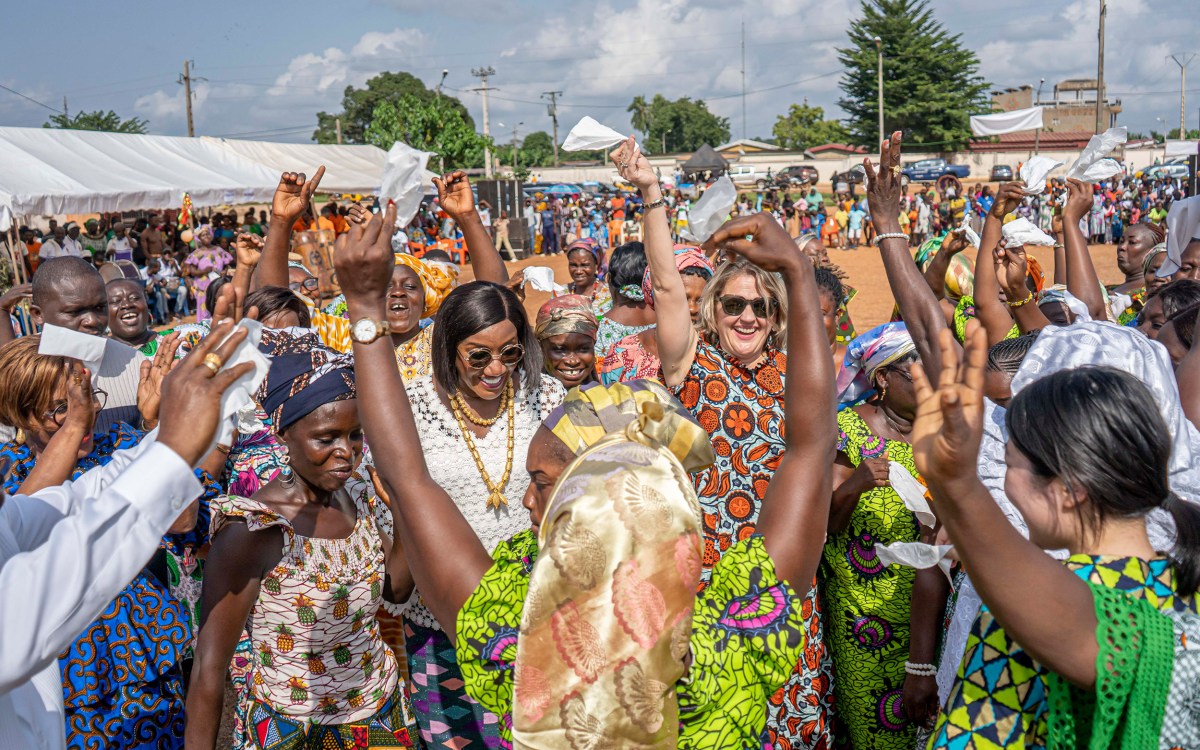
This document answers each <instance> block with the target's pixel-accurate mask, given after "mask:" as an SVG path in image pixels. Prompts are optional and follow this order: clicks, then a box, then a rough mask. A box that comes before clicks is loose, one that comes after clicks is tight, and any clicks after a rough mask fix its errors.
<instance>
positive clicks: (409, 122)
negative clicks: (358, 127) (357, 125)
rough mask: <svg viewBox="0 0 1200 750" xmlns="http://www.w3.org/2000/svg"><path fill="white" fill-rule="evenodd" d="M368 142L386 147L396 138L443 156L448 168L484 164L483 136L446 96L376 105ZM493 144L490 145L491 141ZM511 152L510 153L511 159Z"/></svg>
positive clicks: (409, 96) (415, 97)
mask: <svg viewBox="0 0 1200 750" xmlns="http://www.w3.org/2000/svg"><path fill="white" fill-rule="evenodd" d="M364 138H365V141H366V142H367V143H370V144H374V145H376V146H378V147H380V148H382V149H384V150H387V149H389V148H391V147H392V144H394V143H395V142H396V141H402V142H404V143H406V144H408V145H409V146H412V147H413V148H415V149H420V150H422V151H431V152H433V153H435V154H437V155H438V156H440V157H442V160H443V162H444V163H445V165H446V169H447V170H451V169H460V168H463V169H465V168H470V167H481V166H483V145H484V143H485V142H486V141H485V139H484V137H483V136H482V135H480V134H479V133H476V132H475V124H474V123H473V122H471V118H470V117H468V116H467V115H466V114H465V113H464V112H463V111H462V110H461V109H460V108H459V106H458V105H457V103H456V102H454V101H452V100H450V99H449V98H447V97H441V98H436V97H435V98H433V99H425V98H422V97H420V96H418V95H416V94H404V95H403V96H401V97H399V98H398V99H396V100H395V101H383V102H380V103H379V104H378V105H376V107H375V111H374V113H373V115H372V117H371V121H370V123H369V124H368V125H367V129H366V133H365V134H364ZM489 145H490V144H489ZM508 163H510V164H511V163H512V154H511V152H510V153H509V162H508Z"/></svg>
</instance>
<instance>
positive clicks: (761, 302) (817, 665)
mask: <svg viewBox="0 0 1200 750" xmlns="http://www.w3.org/2000/svg"><path fill="white" fill-rule="evenodd" d="M611 157H612V159H613V161H614V162H615V163H616V165H617V169H618V171H619V172H620V174H621V176H622V177H623V178H624V179H626V180H627V181H629V182H631V183H632V184H634V185H636V186H637V187H638V188H639V189H640V190H641V193H642V198H643V200H644V201H645V209H644V210H645V214H644V219H643V233H644V237H645V244H646V255H647V258H648V260H649V263H650V279H651V284H652V290H653V299H654V304H655V308H654V312H655V314H656V315H657V320H658V328H657V340H658V355H659V359H660V360H661V361H662V373H663V378H664V382H665V384H666V385H667V387H668V388H670V389H672V390H673V391H674V392H675V393H676V394H677V395H678V397H679V400H680V401H682V402H683V405H684V406H685V407H687V408H688V409H689V410H690V411H691V412H692V413H693V414H694V415H695V416H696V419H697V420H698V421H699V422H700V425H701V426H702V427H704V429H705V430H706V431H707V432H708V434H709V436H710V437H711V438H712V443H713V448H714V449H715V450H716V463H715V464H713V465H712V466H711V467H709V468H708V469H706V470H705V471H703V472H700V473H699V474H696V475H695V477H694V479H695V485H696V495H697V496H698V497H699V499H700V507H701V509H702V511H703V513H704V555H703V560H702V562H703V572H702V576H701V580H702V582H703V583H702V584H701V585H702V586H707V583H708V581H709V580H710V576H711V571H712V568H713V566H714V565H716V563H717V562H718V561H719V560H720V559H721V556H722V555H723V554H724V553H725V551H726V550H728V549H729V548H730V547H731V546H732V545H734V544H736V543H737V542H739V541H741V540H744V539H746V538H748V537H750V536H752V535H753V534H754V533H755V530H756V528H757V524H758V519H759V511H760V510H761V507H762V502H763V498H764V497H765V496H766V491H767V485H768V484H769V483H770V479H771V476H772V475H773V474H774V472H775V469H776V468H777V467H778V465H779V461H780V459H781V457H782V455H783V452H784V450H785V449H786V444H785V442H784V435H783V421H784V372H785V370H786V367H787V357H786V355H785V354H784V353H783V347H784V345H785V340H786V336H787V295H786V290H785V289H784V285H783V283H782V282H781V281H780V279H779V277H778V276H777V275H775V274H772V273H768V272H766V271H763V270H762V269H761V268H759V267H758V266H756V265H754V264H752V263H749V262H748V261H746V260H745V259H744V258H735V259H734V260H731V261H727V262H725V263H723V264H722V265H720V266H719V267H718V268H717V270H716V272H715V273H714V274H713V277H712V279H711V280H710V281H709V282H708V285H707V286H706V287H705V289H704V294H703V296H702V297H701V299H700V310H699V323H698V324H693V323H692V316H691V314H690V312H689V309H688V298H687V286H686V284H685V283H684V280H683V277H682V276H681V274H680V271H679V268H678V266H677V265H676V258H675V253H674V249H673V246H672V243H671V234H670V227H669V226H668V223H667V217H666V204H665V203H664V202H663V197H662V191H661V189H660V187H659V183H658V177H657V176H656V175H655V173H654V170H653V169H652V168H651V167H650V164H649V162H648V161H647V160H646V157H645V155H644V154H642V153H641V152H640V151H639V150H638V149H637V148H636V147H635V144H634V142H633V139H632V138H630V139H629V140H628V141H626V142H625V143H624V144H623V145H621V146H620V147H619V148H618V149H617V150H616V151H614V152H613V153H612V155H611ZM705 249H708V248H705ZM614 283H615V282H614ZM697 329H699V330H697ZM800 387H803V386H802V384H800ZM830 439H831V440H832V439H833V436H832V435H831V436H830ZM809 583H810V585H809V587H808V590H807V599H806V601H805V603H804V611H805V613H811V614H810V615H809V616H808V617H807V618H806V623H805V627H806V629H807V633H808V636H809V637H808V640H807V642H806V644H805V651H804V658H803V659H801V660H800V661H799V663H798V664H797V665H796V670H795V672H794V673H793V674H792V676H791V677H790V679H789V681H788V684H787V685H786V686H785V687H784V689H783V690H781V691H778V692H776V693H775V695H774V696H773V697H772V699H771V706H770V707H769V717H768V721H767V734H766V736H765V737H764V742H769V743H770V744H772V745H778V744H783V743H785V742H787V743H790V744H791V747H793V748H817V747H823V746H829V745H831V744H832V737H831V733H830V726H829V720H830V705H831V702H832V693H831V689H830V688H831V682H832V678H831V674H830V669H831V667H830V661H829V656H828V653H827V651H826V648H825V645H824V643H823V641H822V636H821V619H822V615H821V610H820V605H819V602H818V601H817V594H816V587H815V581H813V582H809ZM804 588H805V587H804V586H799V585H798V586H797V590H803V589H804Z"/></svg>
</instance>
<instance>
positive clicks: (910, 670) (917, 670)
mask: <svg viewBox="0 0 1200 750" xmlns="http://www.w3.org/2000/svg"><path fill="white" fill-rule="evenodd" d="M904 672H905V673H906V674H910V675H913V676H914V677H936V676H937V673H938V668H937V665H936V664H919V663H916V662H911V661H906V662H904Z"/></svg>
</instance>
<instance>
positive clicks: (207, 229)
mask: <svg viewBox="0 0 1200 750" xmlns="http://www.w3.org/2000/svg"><path fill="white" fill-rule="evenodd" d="M202 234H207V235H208V238H209V239H210V240H211V239H212V238H213V228H212V225H211V224H198V225H196V228H195V229H193V230H192V239H194V240H196V241H197V242H199V241H200V235H202Z"/></svg>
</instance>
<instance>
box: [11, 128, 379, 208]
mask: <svg viewBox="0 0 1200 750" xmlns="http://www.w3.org/2000/svg"><path fill="white" fill-rule="evenodd" d="M380 153H382V152H380ZM278 182H279V173H278V172H275V171H272V170H270V169H268V168H266V167H264V166H262V165H261V164H257V163H255V162H253V161H251V160H248V159H245V158H243V157H241V156H239V155H238V154H237V153H235V152H233V151H231V150H229V149H226V148H222V147H221V146H220V145H219V144H218V143H214V142H212V141H209V140H206V139H202V138H177V137H170V136H161V135H128V134H122V133H100V132H95V131H86V130H56V129H50V128H5V127H0V231H4V230H7V229H8V227H9V226H10V224H11V222H12V221H13V218H14V217H17V216H21V215H23V214H62V213H88V212H92V211H132V210H137V209H148V208H174V207H178V206H179V205H181V203H182V202H183V194H184V193H185V192H186V193H188V194H189V195H190V196H191V198H192V202H193V203H194V204H195V205H197V206H211V205H219V204H223V203H251V202H268V201H270V200H271V196H272V195H274V193H275V186H276V185H277V184H278Z"/></svg>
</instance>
